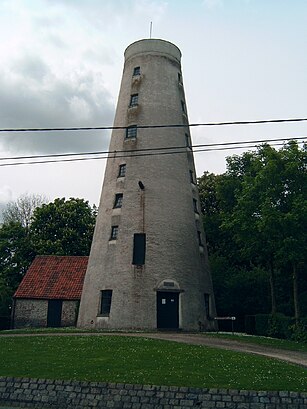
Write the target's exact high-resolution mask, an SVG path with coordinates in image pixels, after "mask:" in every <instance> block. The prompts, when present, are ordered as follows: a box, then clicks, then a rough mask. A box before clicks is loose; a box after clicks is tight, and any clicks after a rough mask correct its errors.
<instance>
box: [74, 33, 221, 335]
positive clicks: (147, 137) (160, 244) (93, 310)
mask: <svg viewBox="0 0 307 409" xmlns="http://www.w3.org/2000/svg"><path fill="white" fill-rule="evenodd" d="M180 58H181V53H180V51H179V49H178V48H177V47H176V46H175V45H173V44H171V43H169V42H166V41H163V40H153V39H150V40H141V41H138V42H136V43H133V44H131V45H130V46H129V47H128V48H127V50H126V52H125V66H124V71H123V77H122V83H121V88H120V94H119V98H118V105H117V110H116V115H115V121H114V125H115V126H130V125H135V124H137V125H138V126H142V125H145V126H146V125H160V124H165V125H169V124H182V125H187V126H186V127H182V128H157V129H153V128H150V129H138V131H137V138H136V139H125V130H114V131H113V133H112V138H111V142H110V151H111V152H113V151H117V152H119V151H125V156H128V157H121V155H123V153H120V152H119V153H117V154H116V155H115V156H116V157H112V158H111V157H110V158H109V159H108V162H107V166H106V172H105V178H104V183H103V188H102V194H101V201H100V206H99V212H98V217H97V222H96V228H95V233H94V238H93V243H92V249H91V254H90V258H89V264H88V269H87V273H86V277H85V282H84V287H83V294H82V298H81V305H80V313H79V326H80V327H88V328H92V327H96V328H102V327H103V328H104V327H105V328H150V329H155V328H157V306H156V299H157V290H159V289H160V290H161V289H163V282H164V281H165V280H166V281H170V280H173V281H174V282H176V283H178V285H177V286H176V287H178V288H176V289H175V290H176V291H179V292H180V297H179V298H180V301H179V327H180V328H182V329H184V330H192V329H193V330H195V329H199V327H200V325H201V326H202V327H203V328H212V327H213V323H212V321H208V320H207V319H206V313H205V308H204V305H205V303H204V293H208V294H210V297H211V314H212V315H213V316H214V315H215V307H214V298H213V290H212V284H211V278H210V272H209V268H208V261H207V252H206V247H205V246H199V242H198V234H197V230H199V231H200V232H201V236H202V242H203V244H204V245H205V237H204V232H203V228H202V223H201V221H200V220H199V215H198V214H197V213H195V212H194V207H193V198H194V199H196V200H197V202H198V208H199V209H200V205H199V197H198V191H197V187H196V185H195V184H192V183H191V181H190V170H191V171H193V174H194V178H195V168H194V161H193V154H192V152H191V150H190V149H189V148H184V147H185V145H186V136H185V134H186V133H187V134H188V135H189V128H188V118H187V113H186V112H183V111H182V102H181V101H183V102H184V103H185V97H184V89H183V85H182V82H181V81H179V80H178V74H180V75H181V66H180ZM137 66H139V67H140V70H141V75H140V76H137V77H133V75H132V74H133V69H134V68H135V67H137ZM136 93H138V106H137V107H134V108H129V102H130V97H131V95H132V94H136ZM161 147H163V148H172V147H177V148H178V147H179V148H182V149H181V153H179V154H165V152H166V151H163V154H162V155H156V153H157V152H158V151H156V150H155V149H156V148H161ZM135 149H137V150H138V153H135V152H129V150H130V151H131V150H135ZM142 149H146V150H147V151H143V154H145V153H146V155H144V156H137V157H136V156H133V155H136V154H139V153H140V151H139V150H142ZM148 149H154V150H153V151H148ZM177 150H178V149H177ZM167 152H168V153H170V152H173V151H172V149H169V150H168V151H167ZM153 154H154V155H153ZM123 163H125V164H126V176H125V177H124V178H118V170H119V165H120V164H123ZM138 181H142V183H143V184H144V186H145V190H141V189H140V188H139V185H138ZM116 193H123V205H122V208H120V209H113V204H114V198H115V194H116ZM112 225H118V226H119V234H118V239H117V240H109V239H110V232H111V226H112ZM140 232H145V233H146V246H147V247H146V261H145V265H144V266H143V267H142V268H137V267H135V266H133V265H132V253H133V235H134V233H140ZM161 283H162V284H161ZM161 285H162V287H161ZM159 286H160V288H159ZM105 289H112V290H113V296H112V305H111V311H110V315H109V317H100V316H99V314H98V312H99V305H100V292H101V290H105ZM166 289H167V288H166Z"/></svg>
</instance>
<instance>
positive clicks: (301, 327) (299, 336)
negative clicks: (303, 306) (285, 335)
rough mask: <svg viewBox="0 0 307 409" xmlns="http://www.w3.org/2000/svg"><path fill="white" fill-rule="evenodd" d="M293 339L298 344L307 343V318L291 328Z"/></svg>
mask: <svg viewBox="0 0 307 409" xmlns="http://www.w3.org/2000/svg"><path fill="white" fill-rule="evenodd" d="M290 331H291V339H292V340H293V341H297V342H307V318H302V319H300V320H299V322H297V323H294V324H293V325H291V326H290Z"/></svg>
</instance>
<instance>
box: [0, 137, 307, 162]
mask: <svg viewBox="0 0 307 409" xmlns="http://www.w3.org/2000/svg"><path fill="white" fill-rule="evenodd" d="M306 138H307V137H306V136H299V137H289V138H275V139H259V140H254V141H252V140H249V141H236V142H220V143H209V144H200V145H190V146H187V145H184V146H167V147H160V148H159V147H157V148H143V149H126V150H117V151H94V152H81V153H54V154H49V155H31V156H12V157H7V158H5V157H4V158H1V157H0V161H6V160H22V159H41V158H57V157H65V156H80V155H83V156H84V155H104V154H109V155H110V154H116V156H117V154H119V153H125V154H127V153H132V152H146V151H164V150H173V149H186V148H210V147H219V146H231V145H242V144H253V146H255V144H256V143H267V142H279V141H291V140H301V139H306ZM246 147H249V146H246ZM212 150H213V149H212ZM194 152H198V151H194ZM138 156H139V155H138Z"/></svg>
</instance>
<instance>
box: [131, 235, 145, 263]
mask: <svg viewBox="0 0 307 409" xmlns="http://www.w3.org/2000/svg"><path fill="white" fill-rule="evenodd" d="M145 253H146V234H145V233H135V234H134V235H133V259H132V264H133V265H135V266H142V265H143V264H145Z"/></svg>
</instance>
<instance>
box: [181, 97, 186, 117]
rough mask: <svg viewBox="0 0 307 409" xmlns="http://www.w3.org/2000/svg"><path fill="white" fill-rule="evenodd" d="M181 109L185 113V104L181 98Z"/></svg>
mask: <svg viewBox="0 0 307 409" xmlns="http://www.w3.org/2000/svg"><path fill="white" fill-rule="evenodd" d="M181 109H182V112H183V113H185V114H186V106H185V102H184V101H183V100H181Z"/></svg>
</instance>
